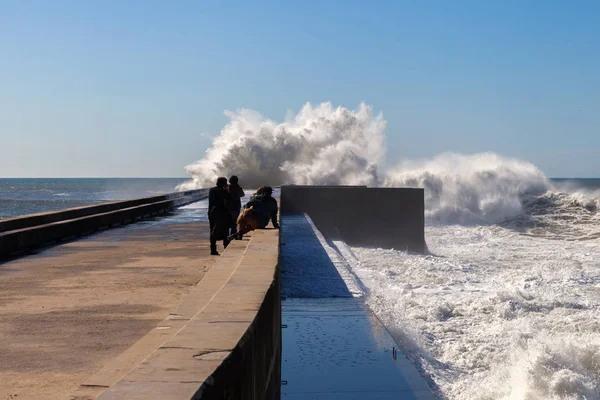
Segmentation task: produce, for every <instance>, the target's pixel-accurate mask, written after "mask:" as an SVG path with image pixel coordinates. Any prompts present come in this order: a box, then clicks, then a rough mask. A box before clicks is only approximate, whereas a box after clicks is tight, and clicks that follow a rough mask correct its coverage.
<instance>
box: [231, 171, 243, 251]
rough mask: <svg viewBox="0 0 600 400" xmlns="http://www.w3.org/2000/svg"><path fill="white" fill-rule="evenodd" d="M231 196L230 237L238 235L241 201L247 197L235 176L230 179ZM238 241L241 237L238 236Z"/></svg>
mask: <svg viewBox="0 0 600 400" xmlns="http://www.w3.org/2000/svg"><path fill="white" fill-rule="evenodd" d="M229 195H230V196H231V201H230V202H229V213H230V215H231V219H232V226H231V233H230V235H235V234H236V233H237V219H238V216H239V215H240V210H241V209H242V200H241V199H242V197H244V196H245V193H244V189H242V187H241V186H240V185H239V179H238V177H237V176H235V175H233V176H231V178H229ZM238 239H241V237H239V236H238Z"/></svg>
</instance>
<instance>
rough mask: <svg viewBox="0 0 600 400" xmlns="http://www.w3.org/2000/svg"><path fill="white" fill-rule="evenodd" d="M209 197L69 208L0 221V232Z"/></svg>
mask: <svg viewBox="0 0 600 400" xmlns="http://www.w3.org/2000/svg"><path fill="white" fill-rule="evenodd" d="M198 195H201V196H204V195H208V189H199V190H188V191H185V192H174V193H168V194H164V195H160V196H151V197H141V198H137V199H127V200H120V201H110V202H106V203H101V204H95V205H91V206H82V207H74V208H67V209H64V210H60V211H52V212H45V213H37V214H28V215H23V216H20V217H14V218H8V219H2V220H0V232H6V231H12V230H16V229H24V228H29V227H32V226H37V225H45V224H49V223H52V222H58V221H64V220H67V219H74V218H81V217H86V216H88V215H94V214H103V213H107V212H110V211H115V210H122V209H125V208H131V207H136V206H140V205H143V204H150V203H156V202H160V201H167V200H175V199H179V198H182V197H190V196H198Z"/></svg>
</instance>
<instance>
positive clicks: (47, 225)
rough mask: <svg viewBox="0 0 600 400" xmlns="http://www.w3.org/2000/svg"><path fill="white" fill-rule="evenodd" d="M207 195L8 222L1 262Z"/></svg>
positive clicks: (0, 241) (1, 235) (1, 237)
mask: <svg viewBox="0 0 600 400" xmlns="http://www.w3.org/2000/svg"><path fill="white" fill-rule="evenodd" d="M207 195H208V190H206V189H201V190H194V191H188V192H179V193H172V194H168V195H163V196H154V197H145V198H141V199H133V200H126V201H120V202H112V203H108V204H100V205H94V206H87V207H78V208H72V209H67V210H62V211H56V212H50V213H42V214H35V215H32V216H24V217H17V218H11V219H7V220H6V221H2V223H1V225H0V228H1V229H3V231H0V258H5V257H8V256H10V255H12V254H15V253H18V252H21V251H24V250H27V249H31V248H35V247H38V246H42V245H44V244H47V243H51V242H55V241H58V240H64V239H67V238H70V237H76V236H81V235H84V234H86V233H90V232H93V231H95V230H98V229H100V228H105V227H111V226H112V225H117V224H123V223H128V222H134V221H136V220H137V219H141V218H144V217H146V216H151V215H154V214H159V213H163V212H167V211H169V210H171V209H173V208H175V207H179V206H182V205H185V204H188V203H191V202H194V201H198V200H200V199H202V198H205V197H206V196H207Z"/></svg>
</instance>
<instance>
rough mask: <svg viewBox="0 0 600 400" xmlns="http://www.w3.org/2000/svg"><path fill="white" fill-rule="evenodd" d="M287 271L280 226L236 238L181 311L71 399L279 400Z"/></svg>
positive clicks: (186, 298)
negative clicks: (281, 264)
mask: <svg viewBox="0 0 600 400" xmlns="http://www.w3.org/2000/svg"><path fill="white" fill-rule="evenodd" d="M279 276H280V271H279V231H278V230H274V229H266V230H257V231H254V232H252V233H251V234H250V235H249V236H248V237H247V238H246V239H244V240H235V241H233V242H231V244H230V245H229V246H228V248H227V249H226V250H225V251H224V252H222V253H221V255H220V256H219V257H218V258H217V260H216V262H215V264H214V265H213V266H212V267H211V269H210V270H209V271H208V272H207V273H206V275H205V276H204V278H203V279H202V280H201V281H200V283H199V284H198V285H197V286H196V287H195V288H194V289H193V290H192V292H191V293H190V294H189V295H187V296H186V297H185V298H184V299H183V301H182V303H181V305H180V306H179V307H178V309H177V310H175V311H174V312H173V313H172V314H171V315H170V316H169V317H168V318H167V319H165V320H164V321H163V322H162V323H160V324H159V326H157V327H156V329H154V330H152V331H151V332H150V333H149V334H148V335H147V336H146V337H144V338H142V340H140V341H139V342H138V343H136V344H135V345H134V346H133V347H132V348H130V349H128V350H127V351H126V352H124V353H123V354H122V356H120V357H121V358H118V359H116V360H114V361H113V362H111V363H109V364H108V365H107V366H106V367H105V368H104V369H103V370H102V371H99V372H98V374H97V375H96V376H94V377H91V378H90V379H88V380H87V381H86V382H83V383H82V384H81V385H80V388H79V389H78V390H77V391H76V392H74V393H73V394H72V395H71V396H70V397H69V399H71V400H84V399H85V400H89V399H92V398H93V399H95V398H98V399H101V400H117V399H138V398H139V399H147V400H152V399H157V400H158V399H161V400H183V399H186V400H187V399H231V400H233V399H236V400H238V399H248V400H263V399H264V400H266V399H273V400H275V399H279V398H280V388H281V370H280V366H281V302H280V278H279ZM132 354H134V355H137V359H138V360H139V361H138V362H137V363H136V364H135V365H131V356H132ZM148 354H149V355H148ZM139 355H144V356H143V357H139Z"/></svg>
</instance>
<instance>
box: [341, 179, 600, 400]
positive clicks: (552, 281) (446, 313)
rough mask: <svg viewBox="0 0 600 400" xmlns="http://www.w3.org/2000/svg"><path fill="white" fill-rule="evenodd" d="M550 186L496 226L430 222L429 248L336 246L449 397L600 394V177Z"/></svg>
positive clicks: (532, 399)
mask: <svg viewBox="0 0 600 400" xmlns="http://www.w3.org/2000/svg"><path fill="white" fill-rule="evenodd" d="M552 184H553V185H554V187H555V190H556V191H548V192H546V193H544V194H543V195H541V196H539V197H536V198H534V199H529V201H528V202H527V201H524V208H523V212H522V213H521V214H520V215H517V216H514V217H510V218H507V219H505V220H504V221H500V222H497V223H482V222H478V223H470V224H469V223H457V222H456V221H452V220H450V221H440V220H439V219H438V220H436V219H433V218H428V219H427V222H426V227H425V237H426V242H427V246H428V252H427V254H425V255H420V254H413V253H407V252H404V251H397V250H393V249H372V248H361V247H348V246H347V245H345V244H344V243H341V242H334V244H335V246H336V247H337V249H338V251H339V252H340V254H342V255H343V256H344V257H345V259H346V260H347V261H348V263H349V265H350V269H351V270H352V272H353V273H354V274H355V275H356V276H357V277H358V279H359V280H360V282H361V284H362V286H363V287H364V288H366V289H365V290H366V292H367V293H366V296H365V297H366V301H367V304H368V305H369V306H370V307H371V309H372V310H373V311H374V312H375V313H376V314H377V315H378V317H379V318H380V319H381V320H382V321H383V323H384V324H385V325H386V326H387V327H388V329H389V330H390V331H391V333H392V335H393V336H394V338H395V339H396V341H397V342H398V343H399V344H400V346H401V348H402V349H403V350H404V352H405V354H407V356H408V357H409V359H410V360H411V361H412V362H413V363H414V364H415V365H416V366H417V367H418V369H419V370H420V371H421V373H422V374H423V375H424V376H425V377H426V378H428V381H429V382H430V383H431V384H432V386H433V388H434V390H435V392H436V394H437V395H438V396H439V397H440V398H442V399H460V400H467V399H468V400H475V399H478V400H483V399H486V400H488V399H489V400H492V399H524V400H542V399H557V400H558V399H587V400H591V399H600V213H598V212H597V205H598V200H597V199H598V197H600V196H597V193H598V190H600V180H598V179H595V180H594V179H588V180H555V181H553V182H552ZM429 211H430V212H432V211H434V210H431V209H430V210H429Z"/></svg>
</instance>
